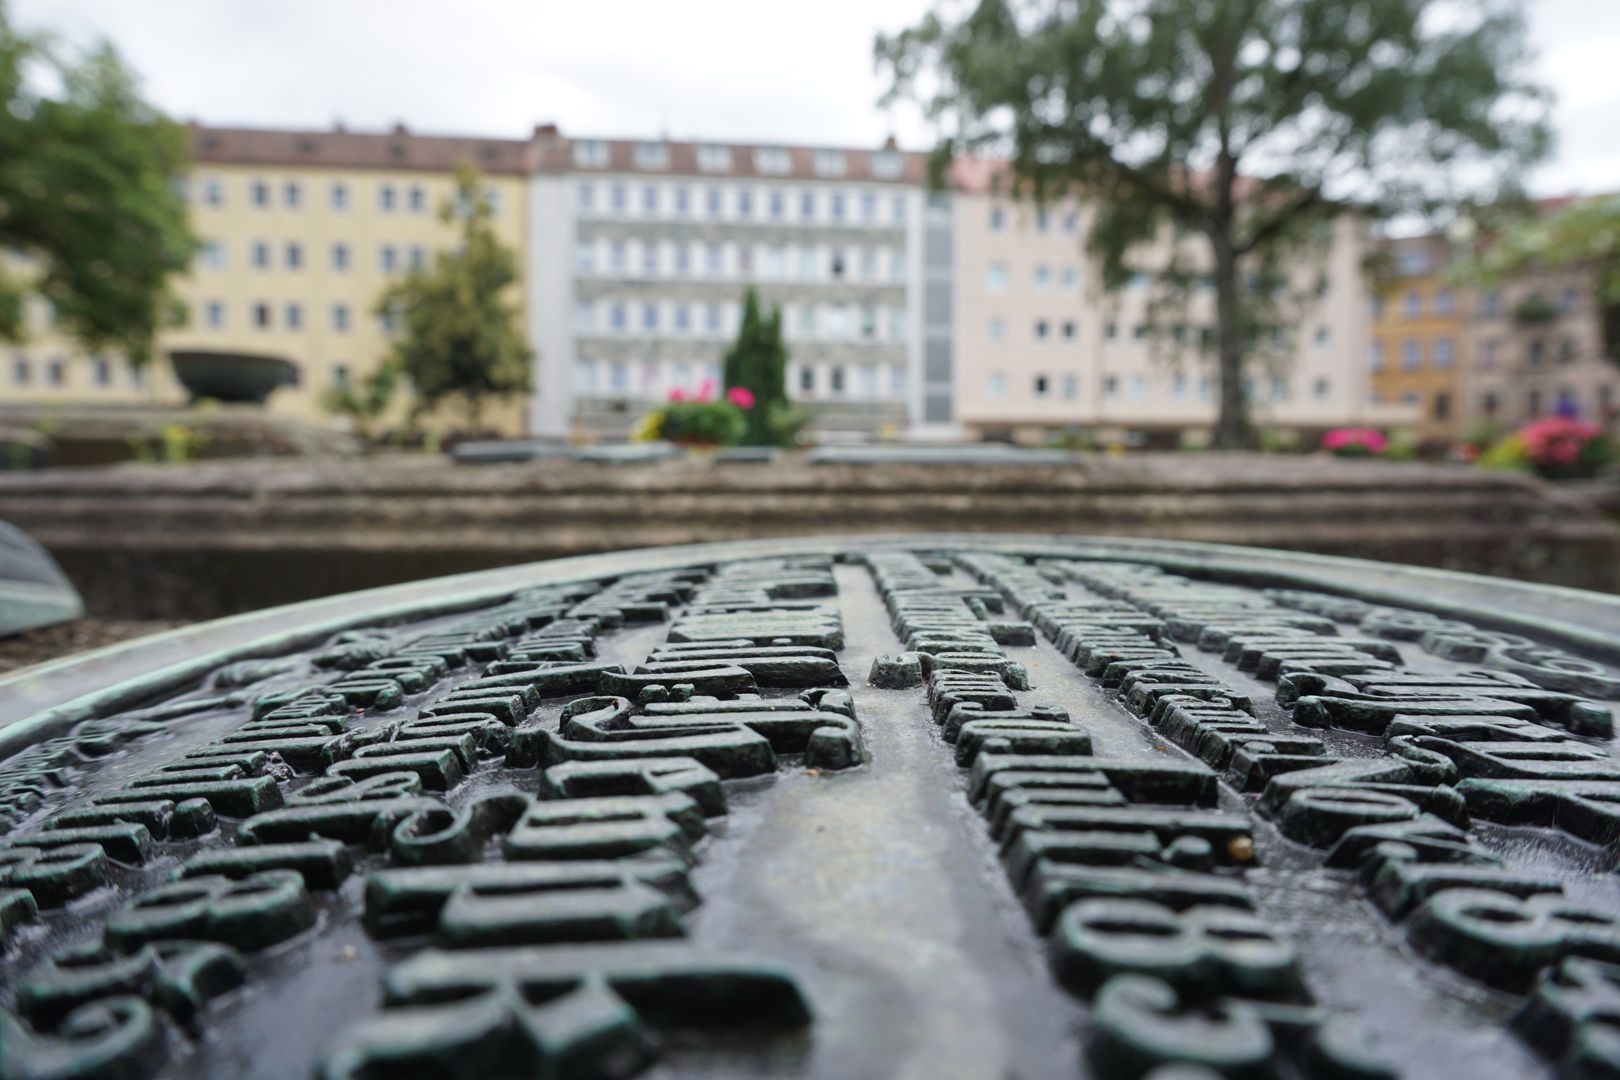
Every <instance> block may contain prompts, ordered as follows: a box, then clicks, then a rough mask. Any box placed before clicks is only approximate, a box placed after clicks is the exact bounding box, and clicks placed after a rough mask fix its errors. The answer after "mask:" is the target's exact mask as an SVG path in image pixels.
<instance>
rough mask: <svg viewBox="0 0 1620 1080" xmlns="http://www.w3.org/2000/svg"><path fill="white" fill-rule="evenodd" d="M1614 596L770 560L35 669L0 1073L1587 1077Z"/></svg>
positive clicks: (3, 776) (1144, 564) (747, 547)
mask: <svg viewBox="0 0 1620 1080" xmlns="http://www.w3.org/2000/svg"><path fill="white" fill-rule="evenodd" d="M1396 601H1401V602H1396ZM1493 604H1494V606H1493ZM1615 610H1616V605H1615V602H1614V601H1612V600H1610V599H1608V598H1604V597H1596V596H1591V595H1588V594H1580V593H1571V592H1569V591H1567V590H1547V589H1540V588H1535V587H1524V586H1518V585H1514V584H1511V583H1505V584H1500V583H1492V582H1489V581H1486V580H1485V579H1478V578H1470V577H1468V576H1466V575H1453V574H1445V573H1443V572H1435V571H1413V570H1408V569H1403V568H1383V567H1377V566H1374V565H1372V564H1365V563H1354V562H1351V561H1345V560H1333V559H1324V558H1319V557H1311V556H1298V555H1273V554H1271V553H1265V552H1256V551H1246V550H1243V549H1230V548H1226V549H1214V548H1202V547H1199V546H1197V545H1181V544H1171V543H1163V542H1160V543H1125V542H1121V543H1113V542H1104V541H1095V540H1093V541H1084V540H1077V541H1073V542H1060V541H1053V540H1051V539H1049V538H1047V539H1026V538H1018V537H979V538H959V537H923V538H915V537H914V538H868V539H852V540H839V539H829V540H814V539H800V540H790V541H772V542H758V543H750V544H743V545H734V546H732V545H706V546H701V547H696V548H687V549H668V550H662V551H655V552H627V553H618V554H615V555H610V556H594V557H589V558H582V559H575V560H566V561H562V562H559V563H555V564H540V565H536V566H532V567H521V568H513V569H510V570H503V571H494V572H488V573H484V574H476V575H466V576H464V577H462V578H459V579H454V580H445V581H439V582H428V583H422V584H419V585H415V586H408V587H401V588H397V589H388V590H376V591H374V592H372V593H370V594H357V595H355V596H351V597H347V598H337V599H332V600H326V601H317V602H311V603H308V604H303V605H298V606H296V607H293V608H287V609H280V610H276V611H271V612H265V613H257V614H254V615H250V616H242V617H238V618H237V619H233V620H226V621H223V622H222V623H220V624H215V625H213V626H209V627H203V628H196V629H193V630H190V631H182V632H178V633H176V634H170V635H164V636H163V637H162V638H161V639H154V640H152V641H148V642H145V643H134V644H131V645H129V646H125V647H122V648H120V649H116V650H109V651H106V652H104V653H102V654H100V655H99V656H95V657H91V658H88V659H86V660H81V661H69V662H63V663H61V664H57V665H52V666H50V667H47V668H43V669H39V670H37V671H35V672H34V673H32V674H31V675H28V676H26V677H25V678H23V679H12V680H8V681H6V682H5V683H0V693H7V692H9V693H10V694H11V695H12V696H11V698H10V699H9V701H8V706H7V707H8V708H10V702H16V701H19V700H24V699H23V698H22V697H21V696H20V694H19V691H26V693H27V695H28V697H27V700H32V701H35V702H43V703H45V707H44V708H42V709H39V710H36V711H31V712H26V713H25V712H12V713H11V714H10V715H11V716H12V717H13V719H12V721H11V723H10V724H9V725H8V726H7V727H5V728H4V729H0V747H3V748H4V750H5V751H6V753H7V756H6V757H5V758H4V759H3V760H0V827H3V828H4V830H5V836H4V839H3V844H0V937H3V939H4V943H5V949H6V964H5V971H4V973H3V974H0V1075H4V1076H12V1075H16V1076H38V1075H78V1076H120V1077H139V1076H154V1077H155V1076H177V1077H178V1076H209V1075H220V1074H224V1073H231V1074H239V1075H251V1076H267V1077H268V1076H286V1075H319V1076H323V1077H366V1076H376V1075H384V1074H398V1075H447V1076H479V1077H490V1076H533V1075H550V1076H557V1077H594V1076H603V1075H614V1076H624V1075H629V1074H632V1073H634V1072H636V1071H639V1070H641V1069H643V1068H656V1069H657V1070H658V1075H665V1076H705V1077H733V1076H734V1077H744V1076H747V1077H840V1078H842V1077H850V1076H899V1075H919V1076H921V1075H929V1076H964V1077H978V1076H986V1077H990V1076H1005V1075H1018V1076H1030V1077H1036V1076H1042V1077H1044V1076H1074V1075H1082V1076H1095V1077H1101V1078H1107V1080H1113V1078H1116V1077H1117V1078H1133V1080H1134V1078H1137V1077H1144V1076H1148V1075H1150V1074H1151V1075H1153V1076H1155V1077H1158V1076H1170V1075H1180V1074H1185V1075H1188V1076H1191V1075H1206V1074H1213V1075H1232V1076H1246V1075H1254V1076H1278V1077H1297V1078H1303V1080H1325V1078H1328V1077H1333V1078H1339V1077H1352V1076H1353V1077H1387V1076H1394V1075H1398V1074H1404V1075H1408V1076H1413V1077H1428V1076H1442V1075H1469V1076H1471V1077H1482V1078H1497V1077H1501V1078H1507V1077H1518V1076H1534V1075H1548V1076H1551V1075H1555V1074H1560V1072H1559V1071H1560V1070H1562V1071H1563V1073H1562V1074H1568V1075H1604V1074H1606V1071H1614V1070H1616V1069H1620V1054H1616V1053H1615V1052H1614V1050H1613V1047H1612V1045H1611V1040H1609V1039H1608V1038H1607V1035H1606V1034H1605V1030H1604V1027H1603V1025H1604V1024H1605V1023H1606V1019H1605V1018H1606V1017H1608V1016H1611V1015H1613V1013H1614V1010H1615V1009H1617V1008H1620V917H1617V916H1616V915H1615V914H1614V912H1615V911H1617V910H1620V886H1617V885H1616V883H1615V882H1614V880H1613V873H1612V871H1613V868H1614V867H1615V865H1616V863H1617V861H1620V860H1617V858H1616V856H1617V855H1620V810H1617V809H1616V807H1620V756H1617V755H1616V754H1615V753H1614V744H1613V735H1614V732H1613V720H1612V713H1611V707H1610V703H1611V702H1612V701H1613V700H1620V670H1617V669H1616V667H1615V666H1613V659H1614V658H1615V657H1620V642H1617V641H1616V640H1615V639H1614V638H1612V637H1610V636H1608V633H1607V629H1608V627H1609V626H1610V620H1611V619H1613V618H1614V613H1615ZM188 652H189V654H188ZM143 664H150V666H151V667H152V668H153V669H154V670H151V671H149V672H145V673H140V672H141V668H142V665H143ZM131 672H136V673H138V674H136V675H135V676H134V677H131ZM1508 1028H1511V1029H1512V1031H1513V1033H1514V1035H1515V1036H1516V1037H1514V1038H1504V1030H1505V1029H1508ZM289 1033H296V1036H297V1037H296V1038H293V1037H289ZM1178 1070H1180V1072H1178Z"/></svg>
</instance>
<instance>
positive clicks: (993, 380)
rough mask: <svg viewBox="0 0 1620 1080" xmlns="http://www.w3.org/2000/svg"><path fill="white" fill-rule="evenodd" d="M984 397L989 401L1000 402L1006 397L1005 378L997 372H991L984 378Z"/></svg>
mask: <svg viewBox="0 0 1620 1080" xmlns="http://www.w3.org/2000/svg"><path fill="white" fill-rule="evenodd" d="M984 396H985V397H987V398H989V399H990V400H991V401H1000V400H1001V399H1002V398H1004V397H1006V396H1007V376H1005V375H1003V374H1001V372H999V371H993V372H991V373H990V374H989V375H986V376H985V377H984Z"/></svg>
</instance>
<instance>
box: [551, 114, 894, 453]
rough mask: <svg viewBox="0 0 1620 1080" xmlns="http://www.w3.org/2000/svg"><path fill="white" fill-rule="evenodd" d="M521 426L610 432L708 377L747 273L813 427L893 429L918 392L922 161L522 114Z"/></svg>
mask: <svg viewBox="0 0 1620 1080" xmlns="http://www.w3.org/2000/svg"><path fill="white" fill-rule="evenodd" d="M534 142H535V145H536V148H537V157H536V160H537V163H538V164H537V168H536V171H535V173H534V175H533V177H532V178H531V180H530V183H529V193H530V194H529V199H530V207H531V214H530V233H529V240H528V245H529V252H530V267H531V274H530V278H529V285H528V304H529V309H530V311H531V312H532V313H534V318H533V320H532V326H533V340H534V345H535V348H536V350H537V352H538V354H539V358H540V359H539V368H538V378H537V380H536V394H535V397H534V399H533V404H532V411H531V417H530V425H531V429H532V430H533V431H535V432H536V433H538V434H541V435H568V434H591V435H609V436H611V435H617V434H622V433H623V432H625V431H627V430H628V429H629V428H630V426H631V425H632V424H633V423H634V422H635V420H636V419H637V418H638V417H639V416H640V415H641V414H642V413H644V412H645V411H646V410H647V409H648V408H649V407H651V406H653V405H654V404H656V403H658V402H661V401H663V400H665V399H666V397H667V396H668V395H669V393H670V392H671V391H674V390H682V391H693V390H696V389H698V388H699V387H701V386H702V384H703V383H704V382H718V380H719V376H720V365H721V358H722V356H723V354H724V352H725V350H726V348H727V347H728V346H729V344H730V343H731V341H732V339H733V338H734V336H735V334H736V331H737V326H738V322H739V319H740V314H741V310H742V305H743V299H744V294H745V290H746V289H748V288H749V287H754V288H755V289H756V290H757V291H758V293H759V296H760V299H761V301H762V302H763V303H764V304H766V305H767V306H772V307H777V308H780V309H781V311H782V314H783V328H784V336H785V337H786V339H787V343H788V346H789V351H790V354H791V361H790V370H789V372H788V385H789V392H790V394H791V396H792V397H793V398H794V399H795V400H796V401H797V402H799V403H801V404H802V405H804V406H806V407H807V408H809V409H810V410H811V411H812V412H813V413H814V414H815V415H816V417H817V426H818V427H819V428H820V429H821V430H822V431H823V432H829V431H841V430H856V431H862V432H868V433H874V432H883V431H889V432H898V431H899V430H901V429H903V428H904V427H905V426H906V424H907V422H908V420H909V418H910V417H911V416H912V415H914V414H915V412H916V407H915V399H916V398H917V396H918V395H919V393H920V389H919V381H918V379H917V378H916V376H915V372H916V371H917V369H918V366H919V356H918V340H919V339H918V335H917V334H915V333H913V328H914V327H915V326H917V325H918V318H919V304H920V291H919V286H918V278H919V237H920V234H921V228H922V209H923V188H922V180H923V170H924V164H925V163H924V161H923V160H922V159H921V158H920V157H919V156H917V155H914V154H905V153H901V152H899V151H898V150H896V149H895V148H894V147H893V146H892V145H891V146H888V147H884V148H882V149H878V150H857V149H835V148H825V147H824V148H811V147H798V146H770V145H744V144H735V143H721V142H684V141H676V140H668V139H659V140H650V141H631V140H622V139H597V138H569V137H566V136H564V135H563V134H562V133H561V132H559V131H558V130H557V129H556V128H555V127H552V126H546V127H541V128H538V129H536V131H535V135H534Z"/></svg>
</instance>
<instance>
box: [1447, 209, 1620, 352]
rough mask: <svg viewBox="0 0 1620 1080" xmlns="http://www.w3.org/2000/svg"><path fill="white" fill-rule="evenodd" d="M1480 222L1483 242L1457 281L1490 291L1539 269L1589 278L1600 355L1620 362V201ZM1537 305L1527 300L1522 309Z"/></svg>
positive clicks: (1487, 217) (1524, 212)
mask: <svg viewBox="0 0 1620 1080" xmlns="http://www.w3.org/2000/svg"><path fill="white" fill-rule="evenodd" d="M1482 218H1483V219H1482V221H1481V223H1480V224H1481V225H1482V226H1483V227H1484V233H1483V238H1482V239H1481V240H1479V242H1478V243H1477V245H1476V251H1475V254H1474V256H1473V257H1472V258H1471V259H1467V260H1464V262H1463V263H1462V265H1461V266H1459V267H1458V270H1457V274H1458V276H1459V277H1461V278H1462V279H1463V280H1468V281H1473V282H1475V283H1477V284H1480V285H1485V286H1494V285H1499V284H1501V283H1502V282H1504V281H1508V280H1511V279H1512V278H1515V277H1518V276H1519V275H1521V274H1524V273H1526V272H1528V271H1532V270H1535V269H1538V268H1539V269H1546V270H1569V269H1576V270H1581V271H1585V272H1587V273H1590V274H1591V275H1592V278H1593V284H1594V286H1595V288H1596V290H1597V296H1598V303H1599V306H1600V308H1601V310H1602V313H1603V351H1604V353H1605V354H1606V355H1607V356H1608V357H1609V358H1610V359H1611V360H1616V361H1620V196H1613V195H1609V196H1600V197H1595V198H1590V199H1581V200H1579V201H1577V202H1573V203H1570V204H1569V205H1567V206H1565V207H1563V208H1562V209H1560V210H1558V211H1557V212H1555V213H1552V214H1550V215H1546V214H1539V213H1537V212H1536V211H1535V208H1534V207H1530V208H1518V210H1517V212H1515V213H1513V214H1511V216H1508V217H1507V218H1506V219H1499V215H1483V216H1482ZM1535 301H1538V298H1536V297H1527V298H1526V300H1525V302H1524V303H1525V304H1526V305H1528V304H1531V303H1532V302H1535ZM1539 303H1540V304H1541V305H1543V306H1544V307H1545V308H1546V310H1547V311H1548V313H1549V314H1550V315H1551V316H1556V315H1557V313H1558V309H1557V307H1556V306H1554V305H1553V304H1552V302H1551V301H1550V300H1547V299H1546V298H1545V297H1541V298H1539ZM1521 306H1524V305H1521ZM1521 317H1523V316H1521Z"/></svg>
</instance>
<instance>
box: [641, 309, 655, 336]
mask: <svg viewBox="0 0 1620 1080" xmlns="http://www.w3.org/2000/svg"><path fill="white" fill-rule="evenodd" d="M641 328H642V329H643V330H647V331H652V332H656V331H657V330H658V305H657V304H642V305H641Z"/></svg>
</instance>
